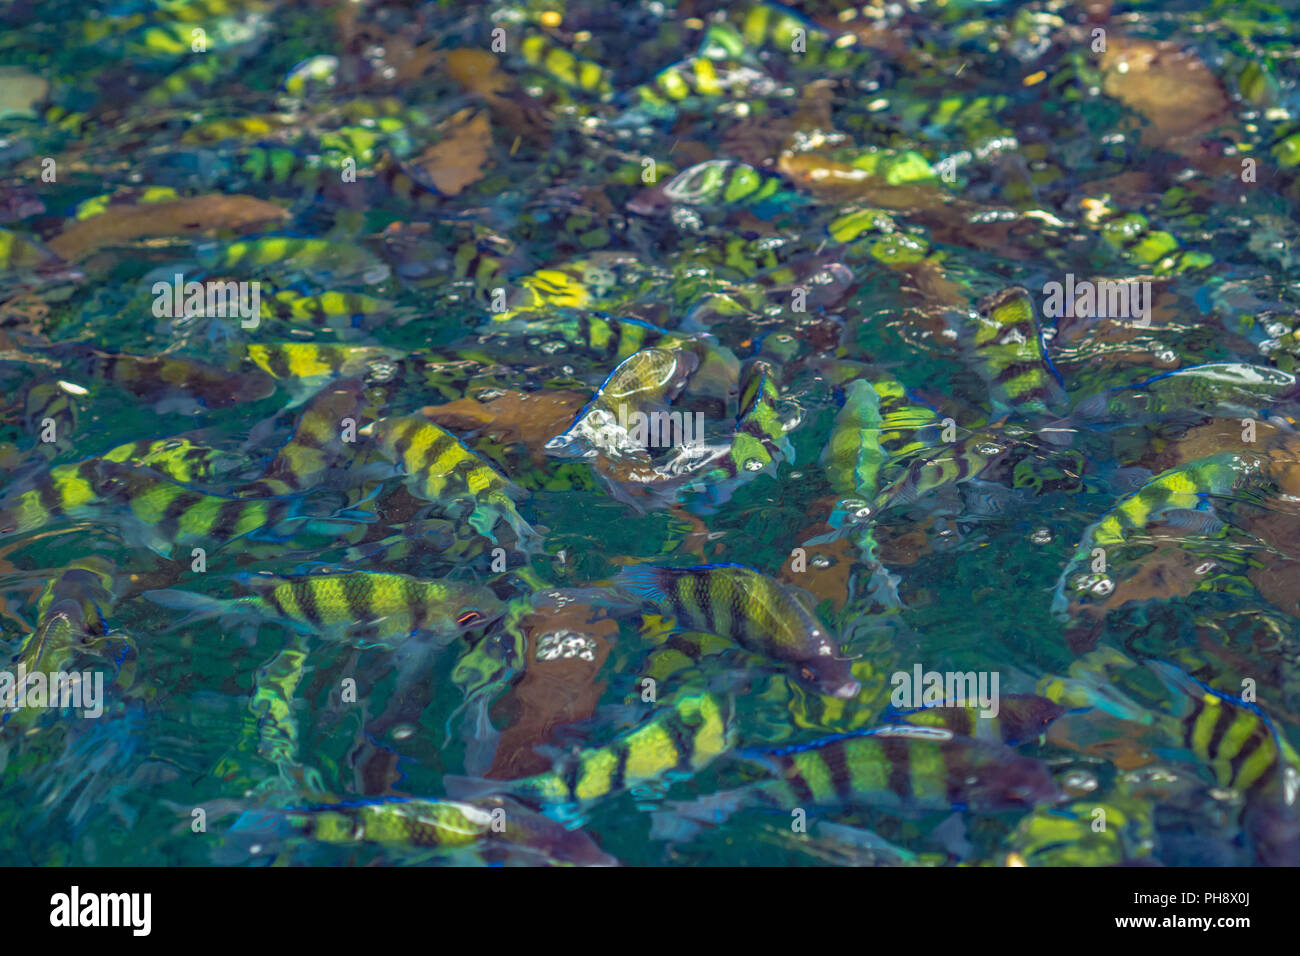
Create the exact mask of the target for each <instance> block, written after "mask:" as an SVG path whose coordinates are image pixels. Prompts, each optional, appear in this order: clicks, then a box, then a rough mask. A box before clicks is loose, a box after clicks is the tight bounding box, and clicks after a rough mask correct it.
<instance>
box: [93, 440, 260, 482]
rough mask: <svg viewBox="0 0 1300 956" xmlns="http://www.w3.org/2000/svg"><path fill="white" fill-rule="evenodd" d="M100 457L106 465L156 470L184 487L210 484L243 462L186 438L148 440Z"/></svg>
mask: <svg viewBox="0 0 1300 956" xmlns="http://www.w3.org/2000/svg"><path fill="white" fill-rule="evenodd" d="M100 457H101V458H102V459H103V460H104V461H111V462H117V463H119V464H123V465H139V466H141V467H143V468H152V469H153V470H154V471H157V472H159V473H160V474H162V475H165V476H167V477H168V478H171V479H172V480H173V481H179V482H180V483H182V484H193V483H194V482H198V481H210V480H211V479H213V478H215V477H216V476H217V475H219V474H221V473H223V472H226V471H230V470H231V469H232V468H235V467H237V466H238V465H239V464H240V461H241V460H240V459H239V457H238V456H237V455H234V454H232V453H230V452H225V451H221V450H220V449H217V448H211V447H209V446H207V445H200V444H198V443H197V442H193V441H191V440H190V439H188V438H182V437H177V438H154V439H149V438H144V439H141V440H140V441H135V442H128V443H127V444H125V445H118V446H117V447H116V448H111V449H109V450H108V451H106V452H104V454H103V455H101V456H100Z"/></svg>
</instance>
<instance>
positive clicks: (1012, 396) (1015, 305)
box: [956, 286, 1065, 415]
mask: <svg viewBox="0 0 1300 956" xmlns="http://www.w3.org/2000/svg"><path fill="white" fill-rule="evenodd" d="M956 331H957V336H958V341H959V344H960V345H961V346H962V348H963V350H964V351H965V352H966V354H967V356H968V359H969V361H970V362H971V363H972V365H973V366H974V368H975V370H976V371H977V372H978V373H979V375H980V376H981V377H982V378H983V379H984V381H985V382H986V383H987V384H988V386H989V393H990V398H991V400H992V402H993V406H994V409H995V411H1002V410H1012V411H1015V412H1018V413H1019V414H1021V415H1034V414H1047V413H1050V412H1051V411H1052V410H1054V409H1059V408H1060V407H1061V406H1062V404H1063V403H1064V401H1065V392H1064V390H1063V389H1062V387H1061V382H1060V374H1059V373H1058V372H1057V371H1056V369H1055V368H1054V367H1053V366H1052V364H1051V362H1050V361H1049V360H1048V358H1047V352H1046V348H1045V347H1044V345H1043V338H1042V329H1041V328H1040V326H1039V324H1038V319H1037V318H1036V317H1035V315H1034V305H1033V302H1032V300H1031V299H1030V297H1029V293H1028V292H1027V291H1026V290H1025V289H1023V288H1021V287H1019V286H1013V287H1011V288H1007V289H1003V290H1002V291H1001V292H996V293H994V294H992V295H989V296H986V297H985V298H983V299H981V300H980V301H979V302H978V303H977V305H976V312H975V313H972V314H971V315H970V316H969V321H968V322H962V323H960V324H959V325H958V328H957V330H956Z"/></svg>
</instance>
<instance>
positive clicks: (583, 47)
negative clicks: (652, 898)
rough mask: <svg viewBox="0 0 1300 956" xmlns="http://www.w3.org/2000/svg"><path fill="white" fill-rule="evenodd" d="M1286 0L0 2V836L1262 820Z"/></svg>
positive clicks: (449, 850)
mask: <svg viewBox="0 0 1300 956" xmlns="http://www.w3.org/2000/svg"><path fill="white" fill-rule="evenodd" d="M1294 40H1295V27H1294V25H1293V23H1292V21H1291V19H1290V17H1289V15H1288V14H1287V13H1286V12H1285V11H1284V10H1282V9H1280V8H1279V7H1276V6H1274V5H1270V4H1265V3H1253V2H1252V3H1239V2H1234V3H1226V2H1225V3H1210V4H1177V3H1132V4H1118V3H1117V4H1114V5H1110V4H1106V3H1091V4H1064V5H1057V4H1050V5H1049V4H1039V3H1009V2H1008V3H975V2H949V3H922V2H916V3H910V4H891V5H888V6H870V5H867V6H859V7H853V6H850V5H848V4H840V3H835V2H832V3H818V4H812V3H810V4H803V5H799V6H798V8H797V9H792V8H786V7H779V6H775V5H763V4H731V5H719V6H713V5H705V4H695V3H680V4H673V3H641V4H632V3H629V4H622V5H610V4H604V3H559V2H556V3H536V4H528V3H525V4H519V5H510V4H497V3H492V4H482V5H463V6H462V5H455V4H439V3H427V4H398V3H392V4H389V3H382V2H373V3H365V4H354V3H331V2H321V3H306V2H303V3H277V2H251V3H250V2H244V0H194V2H193V3H185V2H183V0H167V2H163V0H155V2H152V3H150V2H145V0H140V2H121V3H98V4H90V5H88V4H81V3H79V4H59V3H55V4H53V5H51V4H42V5H40V6H39V7H38V6H36V5H33V4H29V3H21V2H7V3H3V4H0V376H3V379H2V381H3V386H4V387H3V395H4V418H3V431H2V432H0V469H3V471H2V474H3V479H2V481H3V491H2V492H0V529H3V530H2V531H0V562H2V563H0V599H2V600H3V602H4V603H3V605H0V611H2V612H3V613H0V636H2V637H3V641H4V648H3V650H4V652H5V653H6V654H7V655H8V661H9V663H7V664H6V665H5V667H6V668H7V669H6V670H5V671H4V674H7V675H9V679H8V683H7V684H6V680H5V677H4V676H3V675H0V705H3V707H4V724H3V728H2V729H0V786H2V787H3V794H4V800H3V803H2V804H0V807H2V809H0V812H3V813H4V814H5V827H4V832H5V836H4V837H3V839H2V840H0V846H3V855H0V859H3V860H4V861H5V862H9V863H28V864H88V865H104V864H127V865H133V864H146V865H156V864H189V865H196V864H197V865H204V864H221V865H272V864H274V865H291V864H363V863H384V864H422V863H438V864H457V865H481V864H491V865H496V864H508V865H515V864H521V865H539V864H580V865H584V864H612V863H619V864H624V865H663V864H674V863H676V864H769V865H784V864H789V865H815V864H833V865H927V866H929V865H935V866H938V865H955V864H958V863H966V864H972V865H996V866H1002V865H1033V866H1043V865H1049V866H1050V865H1071V866H1099V865H1113V864H1119V863H1132V862H1156V863H1162V864H1166V865H1207V864H1208V865H1233V864H1236V865H1241V864H1255V863H1295V862H1297V859H1298V857H1297V854H1298V853H1300V850H1298V849H1297V848H1298V847H1300V820H1298V818H1297V814H1296V810H1295V807H1294V801H1295V795H1296V791H1297V789H1298V788H1300V761H1297V758H1296V757H1295V754H1294V752H1293V751H1292V749H1291V748H1292V743H1291V741H1294V740H1295V736H1296V723H1297V711H1296V706H1297V705H1296V701H1297V698H1296V692H1297V687H1300V684H1298V683H1297V678H1296V664H1295V660H1296V648H1297V646H1298V645H1297V639H1298V635H1297V630H1296V622H1297V614H1298V613H1300V611H1298V609H1297V603H1296V600H1295V589H1294V582H1295V581H1296V577H1295V574H1296V564H1295V561H1296V556H1297V554H1298V553H1300V550H1298V549H1297V540H1300V537H1298V528H1300V526H1298V525H1297V524H1296V517H1295V516H1296V508H1295V501H1296V496H1297V495H1300V481H1298V480H1297V475H1300V470H1297V468H1296V465H1297V462H1298V461H1300V458H1298V455H1297V451H1298V450H1300V440H1297V439H1296V438H1295V437H1293V436H1294V435H1295V422H1296V416H1297V408H1298V406H1297V389H1296V386H1295V378H1294V374H1293V373H1294V368H1295V364H1296V356H1297V355H1298V354H1300V346H1298V345H1297V340H1296V337H1295V334H1294V331H1295V328H1296V309H1297V294H1296V287H1295V278H1296V277H1295V263H1294V261H1293V259H1292V252H1291V244H1292V238H1293V235H1294V227H1293V219H1294V211H1295V210H1294V203H1295V202H1296V198H1295V197H1296V175H1295V168H1296V165H1297V163H1300V132H1296V127H1295V126H1294V125H1293V124H1294V120H1293V114H1294V113H1295V111H1296V110H1297V108H1298V101H1297V93H1296V76H1295V69H1296V68H1295V66H1294V58H1293V57H1292V55H1291V51H1292V50H1293V48H1294ZM178 277H179V278H178ZM186 283H198V284H199V285H198V286H197V291H198V292H199V293H200V294H199V295H198V296H197V297H194V298H191V293H193V292H194V291H195V289H193V288H190V289H187V288H186V285H185V284H186ZM227 283H230V284H231V285H230V286H229V287H228V288H229V290H230V292H231V296H232V297H231V298H230V299H229V300H225V299H218V298H216V297H214V298H211V299H210V298H209V294H212V295H214V296H220V295H224V294H225V291H224V290H226V289H227V285H226V284H227ZM213 290H217V291H215V292H214V291H213ZM1094 292H1096V293H1097V295H1096V296H1095V297H1094V296H1093V293H1094ZM218 302H220V304H221V305H223V306H229V307H228V308H224V309H223V310H222V313H221V314H216V311H217V310H216V309H215V308H214V306H215V305H216V304H218ZM241 310H242V311H241ZM669 416H672V417H671V418H670V417H669ZM661 417H662V421H664V422H670V423H671V422H673V421H676V423H677V424H679V425H689V426H692V428H693V431H694V434H683V433H682V430H681V429H678V430H677V431H674V430H673V428H672V427H668V428H666V429H665V430H664V431H663V432H662V433H660V432H659V431H658V429H657V427H654V428H653V429H652V430H651V431H649V433H644V432H639V431H638V430H637V428H638V423H642V424H645V425H651V426H657V425H658V424H659V423H660V421H661ZM696 423H698V426H699V427H698V428H694V426H695V425H696ZM733 565H740V566H743V568H736V567H733ZM648 568H658V569H678V570H679V571H680V570H681V569H688V568H695V569H700V570H697V571H694V572H691V573H690V574H688V575H686V576H684V577H683V576H681V575H678V576H673V575H671V574H668V573H667V572H666V571H663V570H659V571H651V570H647V569H648ZM744 569H749V570H744ZM823 643H824V645H825V647H824V652H823V650H822V649H821V647H822V644H823ZM20 666H21V667H22V668H23V669H24V672H25V673H32V672H37V671H39V672H41V673H55V674H57V673H76V674H80V675H83V682H84V686H86V687H89V688H94V687H96V686H102V693H101V694H100V695H98V697H97V698H96V700H97V706H95V707H90V705H89V703H88V702H87V701H84V700H83V703H86V704H87V706H83V707H80V708H78V707H74V706H71V705H70V704H69V705H68V706H40V705H39V704H40V701H39V700H38V699H37V698H35V697H31V699H28V697H29V696H30V694H29V695H28V696H23V697H22V699H21V700H20V699H19V696H14V697H13V698H12V699H6V698H5V697H4V696H3V695H4V693H5V691H6V688H7V687H9V688H12V687H14V686H15V683H16V681H17V680H18V677H17V675H18V673H19V668H20ZM931 673H932V674H934V675H936V677H935V680H937V681H938V682H939V684H940V685H941V686H942V689H941V690H940V691H938V692H936V694H935V695H934V696H931V697H925V696H923V694H922V693H921V692H923V691H924V690H925V687H926V683H925V680H926V675H927V674H931ZM914 675H919V683H920V686H919V687H917V688H916V690H917V696H916V698H913V697H911V696H910V693H909V695H908V696H904V695H903V691H904V690H907V691H909V692H910V691H911V689H912V688H913V681H914ZM965 676H969V677H970V680H971V683H970V684H969V687H970V688H972V689H976V688H977V689H979V691H980V692H982V693H983V695H984V699H983V700H976V701H968V702H969V703H971V704H972V706H970V707H967V706H961V704H962V702H960V701H956V700H953V699H951V698H950V696H949V695H950V694H952V693H953V692H954V689H956V690H958V691H960V690H961V689H962V688H964V687H966V686H967V685H966V684H965V683H964V682H963V679H964V677H965ZM959 678H961V679H959ZM56 680H57V678H56ZM97 680H98V681H99V684H97V683H96V681H97ZM79 686H81V685H79ZM27 690H28V691H32V690H33V688H32V687H31V686H29V687H28V688H27ZM977 696H978V695H977ZM46 703H47V704H48V701H47V702H46ZM922 705H927V706H926V707H925V708H924V709H922V710H921V711H920V712H917V710H918V708H922ZM88 707H89V709H90V710H101V711H102V712H100V713H99V714H98V715H97V716H88V715H87V709H88ZM994 711H996V716H994V713H993V712H994ZM981 712H983V713H984V714H985V715H986V716H980V715H979V714H980V713H981Z"/></svg>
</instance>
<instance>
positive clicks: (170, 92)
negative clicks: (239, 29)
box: [142, 50, 250, 106]
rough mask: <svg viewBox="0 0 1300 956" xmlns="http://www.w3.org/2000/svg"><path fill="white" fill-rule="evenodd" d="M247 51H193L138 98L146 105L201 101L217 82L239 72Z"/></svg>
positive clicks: (247, 53) (246, 56)
mask: <svg viewBox="0 0 1300 956" xmlns="http://www.w3.org/2000/svg"><path fill="white" fill-rule="evenodd" d="M249 53H250V51H232V50H226V51H213V52H209V53H198V54H194V55H193V56H192V57H190V58H189V60H188V61H187V62H185V63H183V64H182V65H181V66H178V67H177V68H176V69H174V70H172V71H171V72H170V73H168V74H167V75H166V76H165V77H163V79H161V80H159V81H158V82H157V83H155V84H154V85H153V86H151V87H150V88H149V89H148V91H146V92H145V94H144V96H143V97H142V100H143V102H144V103H145V104H147V105H149V106H167V105H171V104H178V105H180V104H187V103H198V102H201V101H202V100H203V98H204V97H205V96H207V95H209V93H210V92H211V90H212V88H213V87H215V86H216V85H217V84H218V83H221V82H222V81H224V80H227V79H229V78H231V77H233V76H235V75H236V74H237V73H238V72H239V69H240V67H241V66H242V65H243V63H244V61H245V60H246V59H247V58H248V55H249Z"/></svg>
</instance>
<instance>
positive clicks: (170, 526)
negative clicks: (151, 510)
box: [158, 491, 203, 541]
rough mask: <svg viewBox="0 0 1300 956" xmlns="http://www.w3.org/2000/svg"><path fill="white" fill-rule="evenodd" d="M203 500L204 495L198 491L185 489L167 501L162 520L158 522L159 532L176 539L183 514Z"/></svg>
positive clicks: (171, 539)
mask: <svg viewBox="0 0 1300 956" xmlns="http://www.w3.org/2000/svg"><path fill="white" fill-rule="evenodd" d="M202 501H203V496H202V495H201V494H199V493H198V492H197V491H183V492H181V493H180V494H179V495H177V496H176V497H175V498H173V499H172V500H171V501H169V502H167V510H166V511H164V512H163V516H162V520H161V521H159V522H158V531H159V533H160V534H162V536H163V537H165V538H167V539H168V540H169V541H174V540H176V531H177V529H178V528H179V527H180V523H181V516H182V515H183V514H185V512H187V511H189V510H190V509H191V508H193V507H194V506H195V505H197V504H200V503H201V502H202Z"/></svg>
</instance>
